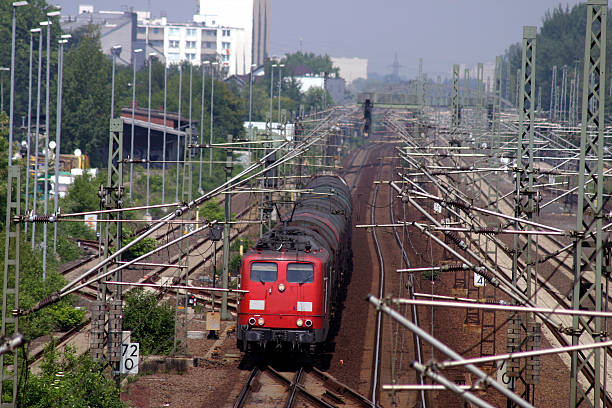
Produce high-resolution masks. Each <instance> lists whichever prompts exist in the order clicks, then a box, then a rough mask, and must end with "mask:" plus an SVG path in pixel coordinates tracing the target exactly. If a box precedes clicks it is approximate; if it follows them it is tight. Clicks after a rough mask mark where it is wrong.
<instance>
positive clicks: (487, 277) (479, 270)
mask: <svg viewBox="0 0 612 408" xmlns="http://www.w3.org/2000/svg"><path fill="white" fill-rule="evenodd" d="M473 269H474V272H476V273H477V274H479V275H480V276H482V277H483V278H485V280H486V281H487V282H489V283H490V284H491V285H493V286H495V287H497V286H499V281H498V280H497V278H496V277H495V276H494V275H493V274H492V273H491V272H489V271H487V270H486V268H485V267H484V266H476V267H474V268H473Z"/></svg>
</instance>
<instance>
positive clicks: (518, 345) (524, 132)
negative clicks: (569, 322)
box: [506, 26, 542, 404]
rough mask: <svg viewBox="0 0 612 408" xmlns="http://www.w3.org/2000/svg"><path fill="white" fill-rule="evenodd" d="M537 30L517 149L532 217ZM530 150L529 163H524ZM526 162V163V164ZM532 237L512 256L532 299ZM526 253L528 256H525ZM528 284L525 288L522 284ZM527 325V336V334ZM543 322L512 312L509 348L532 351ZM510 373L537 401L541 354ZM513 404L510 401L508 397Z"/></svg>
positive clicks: (526, 36) (524, 83) (531, 33)
mask: <svg viewBox="0 0 612 408" xmlns="http://www.w3.org/2000/svg"><path fill="white" fill-rule="evenodd" d="M536 33H537V29H536V27H534V26H524V27H523V57H522V64H521V76H520V88H519V91H520V92H519V94H520V99H519V133H518V141H517V142H518V143H517V153H516V168H517V173H516V192H515V193H516V198H515V213H514V216H515V217H516V218H521V217H526V218H527V219H528V220H532V219H533V217H534V214H537V213H538V212H539V210H538V206H539V203H538V201H539V200H538V195H537V194H536V190H535V189H534V187H533V175H534V168H533V138H534V120H535V113H534V105H535V89H536V88H535V75H536ZM525 154H527V158H526V159H527V163H524V160H525ZM525 165H526V166H525ZM515 229H517V230H520V229H526V230H529V229H531V228H530V226H529V225H521V223H520V222H515ZM532 251H533V249H532V238H531V235H527V237H526V243H525V244H523V243H522V242H521V240H520V239H519V237H518V236H515V237H514V251H513V256H512V285H513V286H514V287H516V288H519V289H520V290H522V291H523V293H524V294H525V297H527V298H528V299H531V298H532V296H533V293H535V291H534V288H532V275H533V274H535V268H536V263H535V262H534V254H533V253H532ZM525 256H526V258H525ZM520 259H523V261H524V265H525V268H524V269H523V270H521V269H520V268H519V260H520ZM523 285H524V289H523V288H522V286H523ZM523 329H525V331H526V336H525V337H523ZM541 331H542V328H541V323H538V322H536V321H535V318H534V316H533V314H532V313H527V314H526V315H525V317H524V319H522V318H521V315H519V314H514V315H511V317H510V320H509V322H508V337H507V345H506V346H507V352H509V353H513V352H516V351H519V350H524V351H531V350H536V349H539V348H540V338H541ZM506 367H507V374H508V376H509V377H510V378H511V383H510V385H511V388H512V389H514V390H516V385H517V381H520V383H521V384H522V385H523V386H524V388H523V393H522V395H521V396H522V398H523V399H525V400H526V401H528V402H531V403H533V402H534V397H535V387H534V386H535V384H539V382H540V357H539V356H536V357H529V358H528V359H527V361H526V363H525V368H524V369H523V370H521V368H520V360H508V362H507V365H506ZM508 403H509V404H511V402H510V401H508Z"/></svg>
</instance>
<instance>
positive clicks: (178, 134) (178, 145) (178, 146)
mask: <svg viewBox="0 0 612 408" xmlns="http://www.w3.org/2000/svg"><path fill="white" fill-rule="evenodd" d="M178 69H179V89H178V99H179V100H178V129H177V132H176V192H175V193H176V196H175V198H174V201H175V202H178V200H179V181H180V173H179V171H180V167H181V166H180V164H179V160H181V156H180V153H181V111H182V109H181V102H182V100H183V67H182V66H181V65H180V64H179V67H178Z"/></svg>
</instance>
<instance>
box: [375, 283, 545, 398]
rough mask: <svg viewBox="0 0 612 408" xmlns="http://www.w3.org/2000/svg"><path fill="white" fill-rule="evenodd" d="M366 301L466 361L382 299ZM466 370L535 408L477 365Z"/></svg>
mask: <svg viewBox="0 0 612 408" xmlns="http://www.w3.org/2000/svg"><path fill="white" fill-rule="evenodd" d="M366 299H367V300H368V302H370V303H371V304H373V305H374V306H376V308H377V310H379V311H382V312H384V313H386V314H387V315H389V316H390V317H391V318H393V319H395V320H396V321H398V322H399V323H400V324H402V325H403V326H405V327H406V328H408V330H411V331H415V332H417V333H418V334H419V336H421V338H423V339H424V340H425V341H427V342H428V343H429V344H431V345H432V346H433V347H435V348H436V349H438V350H439V351H441V352H442V353H444V354H445V355H446V356H448V357H450V358H451V359H453V360H455V361H463V360H464V358H463V357H462V356H461V355H460V354H459V353H457V352H456V351H454V350H452V349H451V348H450V347H448V346H447V345H445V344H444V343H442V342H440V341H439V340H438V339H436V338H435V337H433V336H432V335H430V334H429V333H427V332H426V331H425V330H423V329H421V328H420V327H419V326H417V325H415V324H414V323H412V322H411V321H410V320H408V319H406V318H405V317H404V316H402V315H401V314H400V313H398V312H396V311H395V310H393V309H392V308H390V307H389V306H387V305H386V304H385V303H384V302H383V301H381V300H380V299H377V298H376V297H374V296H372V295H368V296H367V298H366ZM465 368H466V369H467V370H468V371H469V372H470V373H472V374H473V375H474V376H476V377H477V378H478V379H479V381H480V382H482V383H483V384H486V385H487V386H491V387H493V388H495V389H496V390H497V391H499V392H500V393H501V394H503V395H504V396H506V397H507V398H509V399H510V400H512V401H513V402H514V403H515V404H517V405H518V406H520V407H523V408H534V407H533V405H531V404H530V403H528V402H527V401H525V400H523V399H522V398H520V397H519V396H518V395H516V394H514V393H513V392H512V391H510V390H509V389H507V388H506V387H505V386H504V385H502V384H500V383H498V382H497V381H495V380H493V379H492V378H491V377H490V376H489V375H487V374H486V373H484V372H483V371H482V370H480V369H479V368H478V367H476V366H475V365H473V364H467V365H466V366H465Z"/></svg>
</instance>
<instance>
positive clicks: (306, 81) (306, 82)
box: [295, 75, 346, 105]
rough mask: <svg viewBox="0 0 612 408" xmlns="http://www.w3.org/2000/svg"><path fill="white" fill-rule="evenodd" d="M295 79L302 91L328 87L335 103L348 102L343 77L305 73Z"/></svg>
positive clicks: (342, 103)
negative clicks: (326, 76)
mask: <svg viewBox="0 0 612 408" xmlns="http://www.w3.org/2000/svg"><path fill="white" fill-rule="evenodd" d="M295 79H296V80H297V81H298V82H299V83H300V92H303V93H306V92H308V90H309V89H311V88H321V89H326V90H327V92H328V93H329V96H331V98H332V100H333V101H334V104H336V105H344V104H345V103H346V96H345V95H346V82H345V81H344V79H343V78H335V77H331V76H330V77H328V78H325V77H323V76H320V75H305V76H296V77H295Z"/></svg>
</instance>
